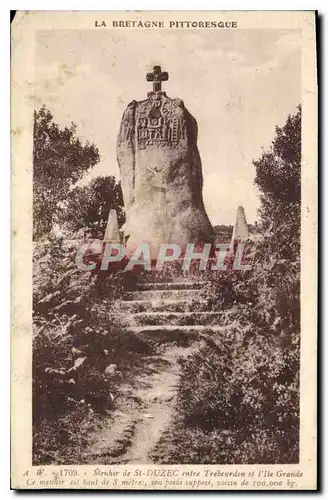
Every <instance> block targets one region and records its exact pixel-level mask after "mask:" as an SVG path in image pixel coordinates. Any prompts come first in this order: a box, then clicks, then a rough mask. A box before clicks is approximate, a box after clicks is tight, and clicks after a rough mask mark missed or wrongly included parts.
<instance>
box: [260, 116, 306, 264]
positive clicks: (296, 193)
mask: <svg viewBox="0 0 328 500" xmlns="http://www.w3.org/2000/svg"><path fill="white" fill-rule="evenodd" d="M301 120H302V113H301V106H298V109H297V112H296V113H295V115H293V116H291V115H289V116H288V118H287V121H286V124H285V125H284V126H283V127H282V128H279V127H276V137H275V139H274V140H273V142H272V146H271V148H270V150H269V151H268V152H263V154H262V156H261V158H260V159H259V160H257V161H254V162H253V163H254V166H255V168H256V177H255V184H257V186H258V188H259V189H260V193H261V194H260V197H261V203H262V206H261V209H260V214H261V222H262V224H263V228H264V229H265V230H267V231H269V233H271V235H272V238H271V239H270V237H269V240H268V241H269V242H271V243H272V246H275V249H276V251H279V254H280V256H281V257H286V258H288V259H291V260H295V259H297V256H298V253H299V240H300V214H301V133H302V130H301Z"/></svg>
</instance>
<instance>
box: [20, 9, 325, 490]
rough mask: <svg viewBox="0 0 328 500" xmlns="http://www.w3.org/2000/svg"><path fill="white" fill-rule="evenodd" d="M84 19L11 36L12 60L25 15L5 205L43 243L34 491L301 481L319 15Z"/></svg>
mask: <svg viewBox="0 0 328 500" xmlns="http://www.w3.org/2000/svg"><path fill="white" fill-rule="evenodd" d="M79 14H81V13H78V12H77V13H72V12H71V13H69V12H67V13H64V12H56V13H55V12H46V11H44V12H39V13H38V12H37V13H19V15H20V16H22V17H20V18H19V20H17V25H16V31H14V32H13V40H12V44H13V56H14V60H13V65H14V63H16V65H17V64H18V57H16V59H15V54H16V53H17V54H18V53H20V52H19V50H21V45H19V44H22V43H23V40H24V36H25V35H23V34H21V32H20V31H19V27H20V25H22V26H24V22H26V23H31V22H32V21H33V23H34V24H33V26H34V25H35V29H33V55H31V59H30V62H29V65H30V69H29V75H31V77H32V75H33V80H32V81H29V77H26V79H25V81H24V82H23V84H22V85H23V87H22V89H21V91H22V92H23V94H24V95H25V96H26V99H27V100H28V109H29V114H27V115H26V116H27V118H26V119H27V120H29V123H30V125H31V126H30V129H29V130H30V132H29V140H30V143H29V144H30V146H29V147H30V149H29V154H28V155H27V157H28V158H30V159H31V166H30V167H28V169H26V170H28V172H27V173H25V174H24V175H25V179H26V182H28V184H26V183H24V184H25V185H23V179H24V176H22V177H21V178H20V179H19V180H17V191H16V192H14V193H13V199H14V201H13V203H14V204H15V200H16V199H18V198H19V196H18V189H20V192H23V191H24V190H25V195H26V196H27V198H28V199H27V202H26V205H25V209H24V204H22V205H21V208H20V209H17V219H16V221H17V223H19V221H20V220H21V224H23V222H22V220H23V218H24V217H26V221H28V222H26V225H25V226H24V227H25V229H26V232H24V237H25V238H26V241H28V242H30V243H29V245H30V246H29V247H28V248H29V249H30V250H31V252H30V254H29V253H28V252H29V250H26V254H24V255H25V257H26V259H27V260H26V261H25V262H27V263H28V264H27V267H28V268H29V269H30V274H28V280H29V281H28V283H27V281H24V283H25V285H26V287H25V292H26V291H28V293H30V294H31V304H30V309H29V315H30V319H29V320H28V321H30V323H29V324H28V326H26V325H25V332H27V331H28V332H29V335H30V336H29V337H28V338H29V340H27V336H26V338H25V337H24V338H25V340H26V342H27V341H28V342H30V347H29V349H30V350H29V354H28V356H29V357H30V363H31V364H30V379H29V389H28V391H29V392H28V396H27V399H28V401H29V404H30V409H29V411H30V422H31V428H30V429H29V430H28V428H27V432H28V433H29V435H30V445H29V446H30V452H29V456H30V465H29V466H27V467H25V469H26V470H27V471H28V469H29V467H30V468H31V470H32V469H33V470H35V471H36V474H37V475H39V476H42V477H39V479H38V481H41V482H40V483H38V485H36V482H34V484H32V482H29V480H30V479H29V477H30V476H29V472H27V473H26V478H25V479H26V480H27V483H26V481H25V483H24V484H25V487H27V488H28V487H30V488H33V487H35V488H37V487H38V488H40V487H43V488H60V487H66V488H67V487H72V488H73V487H76V488H95V489H97V488H100V487H107V488H109V489H111V488H113V489H115V488H122V489H156V488H157V489H175V488H176V489H193V488H196V489H221V488H222V489H230V488H232V489H233V488H235V489H236V488H240V487H241V488H242V487H243V486H244V487H245V489H259V488H262V489H284V488H285V487H286V485H287V487H289V488H297V487H298V486H297V484H298V483H297V481H298V480H300V481H301V480H302V478H303V479H304V480H305V476H306V474H305V472H304V471H302V468H301V465H302V463H303V459H302V446H301V444H302V443H301V433H304V432H305V431H304V429H307V431H311V429H312V430H313V433H314V434H313V435H312V436H311V437H310V436H309V439H310V440H312V443H314V446H315V427H314V426H315V423H313V422H315V420H313V418H314V419H315V394H312V399H307V403H306V401H305V407H306V405H307V404H308V406H307V410H308V412H309V415H310V420H309V422H310V423H308V424H306V423H305V424H304V426H303V425H302V415H303V414H304V412H303V413H302V409H301V401H304V400H302V393H303V392H302V391H303V389H302V387H303V386H302V383H301V382H302V371H301V370H300V366H301V359H302V360H303V357H302V356H303V354H302V352H303V351H302V349H303V348H305V349H307V354H308V355H312V354H313V355H315V351H314V350H313V349H315V339H316V329H315V328H316V327H315V321H314V323H313V319H314V320H315V290H316V284H315V274H313V272H314V273H315V271H314V267H313V266H315V261H314V260H313V258H314V255H313V257H312V260H311V262H310V260H308V261H307V262H309V267H308V268H307V269H306V268H304V266H303V262H304V261H303V260H302V259H303V258H304V256H305V255H309V252H310V251H311V248H309V247H305V249H304V246H303V239H306V238H307V237H308V239H310V240H311V231H312V234H313V238H312V240H311V241H312V243H305V245H314V246H315V231H316V198H315V190H316V175H317V174H316V168H317V167H316V160H315V158H316V157H315V151H316V143H315V125H313V124H315V123H316V117H315V105H314V104H313V101H310V104H309V103H308V102H305V101H304V88H305V87H306V85H308V87H307V88H310V89H311V92H312V94H313V96H314V97H315V94H314V93H315V92H316V74H315V19H314V13H313V12H310V11H309V12H303V13H301V12H299V13H296V12H294V13H293V12H288V13H285V16H286V17H284V13H279V14H278V13H273V12H271V13H270V12H267V13H265V14H264V13H257V14H255V13H251V12H249V13H246V12H244V13H241V12H227V11H226V12H198V13H195V12H194V13H191V12H184V13H182V12H178V13H177V12H166V13H165V12H156V11H153V12H151V13H147V12H142V13H141V12H140V13H139V14H138V13H132V12H111V13H108V12H94V13H92V12H89V13H84V14H83V16H82V18H81V23H79ZM253 14H254V16H255V18H254V20H255V19H256V22H254V23H251V22H244V20H248V21H251V20H252V15H253ZM260 14H262V17H264V18H265V19H267V22H268V24H266V22H265V21H264V20H262V17H259V16H260ZM293 14H294V15H293ZM256 15H257V17H256ZM302 15H303V16H304V19H305V20H303V18H302ZM24 16H27V17H28V16H30V17H29V18H28V19H27V20H26V17H24ZM31 16H32V21H31ZM70 16H71V17H70ZM76 16H77V17H76ZM270 16H272V20H273V21H272V22H273V25H272V26H270ZM279 16H280V17H279ZM42 19H44V20H45V22H44V23H43V22H41V20H42ZM280 19H281V20H282V21H281V22H280ZM259 20H262V23H263V25H262V26H261V25H260V23H259V22H258V21H259ZM278 20H279V22H278ZM289 20H291V22H289ZM73 21H74V22H73ZM287 21H288V22H287ZM294 21H295V22H294ZM70 23H71V24H72V27H71V28H70ZM304 23H307V26H310V28H311V29H310V28H309V30H310V31H309V32H310V34H311V36H309V39H308V45H307V46H305V44H306V41H305V40H306V37H305V36H304V32H303V31H302V30H303V25H304ZM28 26H30V24H28ZM304 29H305V28H304ZM30 32H31V33H32V31H30ZM18 33H19V34H20V36H18ZM311 37H312V38H311ZM16 45H17V49H16ZM31 47H32V45H31ZM304 47H306V48H304ZM15 50H17V52H15ZM26 50H27V49H26ZM306 51H307V52H306ZM21 53H22V54H23V51H21ZM305 53H307V54H308V55H309V61H311V62H310V63H309V64H308V65H306V66H304V61H305V59H304V58H305V55H304V54H305ZM311 64H312V66H311ZM305 70H306V71H308V74H309V75H310V76H309V79H308V80H306V79H305V78H304V71H305ZM17 71H18V70H17ZM15 74H16V73H15V70H13V78H15ZM307 82H310V83H307ZM14 84H15V82H14V81H13V80H12V86H14ZM313 89H314V90H313ZM13 92H16V91H15V88H14V87H13ZM17 95H18V90H17ZM308 95H310V92H309V94H308ZM309 99H311V96H310V97H309ZM18 102H19V100H18V99H17V106H18ZM304 106H305V108H304ZM311 106H312V107H311ZM15 109H17V108H16V107H15V103H14V106H13V112H15ZM304 113H305V114H304ZM15 123H16V124H17V125H16V128H15V127H14V128H13V132H12V134H13V135H17V141H19V137H18V136H19V135H20V133H21V130H20V126H19V124H18V123H19V120H16V122H15ZM305 127H306V130H308V129H309V128H310V130H311V131H310V133H309V134H308V135H305V134H304V130H305ZM311 134H312V136H311ZM313 134H314V139H312V137H313ZM304 137H306V138H305V139H304ZM14 140H16V138H14ZM311 140H312V141H314V142H313V144H315V146H314V149H312V156H311V155H310V156H309V157H306V152H305V148H306V146H307V143H308V142H305V141H309V143H310V141H311ZM14 146H15V143H14ZM17 147H18V143H17ZM19 152H20V154H22V150H20V151H19ZM17 154H18V153H17ZM313 155H314V156H313ZM308 158H310V160H309V159H308ZM13 161H14V177H13V183H14V184H15V182H16V179H17V178H16V177H15V174H16V175H18V173H19V169H23V168H24V160H23V162H22V164H21V163H20V161H18V162H17V163H16V164H15V155H14V158H13ZM15 169H16V170H15ZM306 190H308V191H306ZM27 192H30V194H28V195H27ZM22 199H24V200H25V199H26V198H25V197H23V198H22ZM21 203H23V202H21ZM304 204H305V205H304ZM17 208H18V205H17ZM20 218H22V219H20ZM306 224H308V225H307V226H306ZM305 227H306V229H304V228H305ZM14 229H15V219H14V225H13V230H14ZM305 231H306V232H305ZM13 238H14V236H13ZM15 248H17V247H14V250H15ZM314 248H315V247H314ZM20 251H21V252H22V250H20ZM304 269H305V270H304ZM301 271H302V272H301ZM303 271H304V273H305V274H303ZM26 272H27V271H26ZM306 273H310V274H306ZM311 273H312V274H311ZM16 276H17V280H18V281H19V280H21V282H23V279H25V278H23V276H22V275H20V273H19V270H18V268H17V273H16ZM305 276H307V280H308V281H307V283H309V285H310V286H309V288H308V293H310V296H309V298H308V299H307V302H306V304H307V307H308V308H309V309H308V311H309V314H308V316H305V312H304V311H305V309H304V311H303V308H304V302H302V294H301V290H302V287H301V284H302V283H303V280H304V279H306V278H305ZM26 280H27V278H26ZM311 280H312V281H311ZM17 286H18V285H17ZM302 286H303V285H302ZM29 290H30V291H29ZM313 291H314V292H313ZM14 293H15V292H14ZM20 293H21V292H19V294H18V293H17V297H18V295H20ZM302 293H304V290H303V292H302ZM13 300H14V302H15V298H14V299H13ZM311 307H312V308H314V309H311ZM15 311H16V309H15V307H14V310H13V312H14V313H15ZM17 311H19V307H18V305H17ZM18 317H19V318H20V319H17V321H18V322H20V321H21V327H22V328H24V323H23V319H22V318H23V317H22V316H20V315H19V313H18V314H17V318H18ZM302 318H303V319H302ZM304 318H305V319H304ZM306 321H308V323H306ZM311 321H312V323H311ZM309 325H310V328H308V326H309ZM311 325H312V330H311ZM304 326H306V331H307V333H306V335H307V337H306V338H305V337H303V335H304V334H303V332H304V330H305V328H304ZM18 330H19V325H18V326H17V331H18ZM15 331H16V330H15ZM13 335H15V332H14V333H13ZM18 336H19V334H18ZM301 339H302V342H301ZM301 347H302V349H301ZM13 356H14V357H15V356H16V354H15V351H13ZM26 359H27V358H26ZM304 359H305V358H304ZM306 363H308V365H309V367H312V368H311V369H310V372H309V373H315V370H316V365H315V359H311V360H310V359H308V358H307V361H306ZM311 363H312V364H311ZM303 366H305V363H303V361H302V367H303ZM304 369H305V368H304ZM311 370H312V372H311ZM15 373H16V375H15V374H14V378H15V377H16V378H15V380H16V382H17V381H19V375H18V372H15ZM304 373H305V372H304ZM25 380H26V382H27V379H25ZM17 383H18V382H17ZM313 383H314V384H315V380H314V379H313ZM304 390H305V389H304ZM312 392H313V391H312ZM304 394H305V393H304ZM313 398H314V399H313ZM16 404H17V407H15V409H14V410H12V411H15V412H16V411H17V412H19V411H20V410H19V404H18V403H17V401H16ZM311 419H312V420H311ZM304 436H305V434H304ZM304 439H305V438H304ZM304 443H305V441H303V444H304ZM312 450H313V447H312V448H311V447H310V448H308V451H309V453H312ZM15 456H16V460H17V461H19V458H18V456H17V454H16V455H15ZM313 461H315V458H314V457H313V455H312V458H311V459H309V461H308V462H307V463H306V465H308V464H310V465H311V466H312V467H315V464H314V462H313ZM246 465H247V466H254V465H256V467H257V469H256V472H255V473H254V472H243V470H244V469H243V466H246ZM48 466H60V467H59V469H54V470H57V473H55V472H54V473H53V475H51V474H45V472H44V471H46V470H47V468H46V467H48ZM66 466H67V467H68V468H67V469H64V468H63V467H66ZM74 466H75V467H76V468H74ZM79 466H90V467H91V468H90V469H88V470H90V474H89V473H88V475H87V476H85V477H83V474H82V472H81V473H80V472H79ZM104 466H110V467H105V468H104V469H102V467H104ZM115 466H124V467H123V468H121V469H120V468H115ZM129 466H133V469H131V471H132V472H130V473H126V474H125V476H126V477H122V478H121V477H120V472H119V471H122V470H129V471H130V468H129ZM139 466H144V467H139ZM163 466H172V467H173V468H172V467H171V468H169V469H167V468H165V467H164V468H163ZM176 466H177V468H176ZM197 466H202V467H201V468H200V469H198V468H197ZM213 466H215V467H214V468H213ZM229 466H235V468H234V469H233V470H232V469H230V468H229ZM267 466H268V467H267ZM271 466H277V467H276V468H275V469H270V467H271ZM286 466H287V467H289V466H291V467H292V468H291V469H288V468H287V469H285V467H286ZM44 467H45V468H44ZM138 467H139V468H138ZM180 467H182V468H181V470H180ZM225 467H226V468H225ZM25 469H24V470H25ZM24 470H23V469H22V474H21V475H20V479H22V476H23V472H24ZM82 470H84V469H83V468H81V471H82ZM199 470H200V471H201V472H198V471H199ZM249 470H250V471H251V469H249ZM252 470H253V469H252ZM254 470H255V469H254ZM271 470H274V472H270V471H271ZM289 470H291V471H292V472H288V471H289ZM311 470H312V469H311ZM38 471H41V472H38ZM65 471H66V472H65ZM67 471H68V472H67ZM116 471H118V472H116ZM170 471H171V473H170ZM174 471H178V472H177V473H175V472H174ZM286 471H287V472H286ZM61 476H63V477H61ZM66 476H69V479H70V483H69V484H68V483H66V482H65V481H66V479H67V477H66ZM246 477H247V484H246V480H245V478H246ZM311 477H313V475H312V476H311ZM291 478H292V480H293V481H290V479H291ZM107 480H108V481H109V482H108V483H106V481H107ZM33 481H34V480H33ZM74 481H75V482H74ZM101 481H103V483H101ZM118 481H119V482H118ZM243 481H245V483H243ZM289 483H290V484H289ZM309 483H310V484H308V485H307V488H309V489H311V488H314V486H315V484H314V482H313V480H310V481H309ZM20 487H23V486H20Z"/></svg>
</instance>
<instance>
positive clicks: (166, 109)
mask: <svg viewBox="0 0 328 500" xmlns="http://www.w3.org/2000/svg"><path fill="white" fill-rule="evenodd" d="M177 107H178V102H177V100H176V99H170V100H167V101H165V102H164V104H163V106H162V113H163V115H164V116H171V115H172V114H173V113H175V111H176V109H177Z"/></svg>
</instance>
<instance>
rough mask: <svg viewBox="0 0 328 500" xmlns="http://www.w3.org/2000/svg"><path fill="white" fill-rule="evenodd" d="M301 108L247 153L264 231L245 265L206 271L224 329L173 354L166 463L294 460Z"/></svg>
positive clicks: (160, 455)
mask: <svg viewBox="0 0 328 500" xmlns="http://www.w3.org/2000/svg"><path fill="white" fill-rule="evenodd" d="M300 137H301V109H300V108H298V111H297V113H296V114H295V115H294V116H290V117H288V119H287V122H286V125H285V126H284V127H283V128H281V129H280V128H277V130H276V137H275V139H274V141H273V143H272V148H271V149H270V151H269V152H267V153H266V152H263V154H262V157H261V158H260V159H259V160H258V161H256V162H254V165H255V167H256V179H255V182H256V183H257V185H258V186H259V188H260V190H261V200H262V207H261V227H262V230H263V231H264V233H263V234H262V237H260V238H258V239H257V240H256V241H253V242H248V243H247V253H248V255H247V261H248V262H251V264H252V269H251V270H250V271H247V272H245V273H244V272H243V271H234V270H233V269H232V268H231V266H229V268H228V270H227V271H222V272H218V273H216V274H213V273H212V274H209V275H208V276H207V277H208V279H209V285H208V288H207V290H206V291H205V297H206V298H207V300H208V305H209V306H210V308H211V309H212V310H214V311H222V312H223V314H222V319H221V321H222V327H224V331H223V332H219V333H211V334H210V335H209V334H204V335H203V341H202V345H201V347H200V348H199V349H198V350H197V351H196V352H195V353H194V354H192V355H191V356H189V357H188V358H187V359H185V360H181V370H182V375H181V382H180V386H179V393H178V406H177V422H178V423H177V426H176V427H175V429H174V430H172V432H171V433H168V435H167V436H166V438H164V441H165V446H166V448H167V446H168V448H169V451H167V450H166V451H164V450H163V443H162V444H160V446H159V447H158V449H157V450H156V453H155V456H156V460H158V461H162V462H164V463H297V462H298V458H299V341H300V339H299V334H300V314H299V311H300V309H299V305H300V304H299V302H300V296H299V288H300V262H299V238H300V173H301V142H300Z"/></svg>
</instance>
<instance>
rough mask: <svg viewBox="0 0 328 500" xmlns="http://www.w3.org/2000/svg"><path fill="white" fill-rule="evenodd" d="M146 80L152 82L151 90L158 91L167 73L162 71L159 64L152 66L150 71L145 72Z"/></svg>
mask: <svg viewBox="0 0 328 500" xmlns="http://www.w3.org/2000/svg"><path fill="white" fill-rule="evenodd" d="M146 79H147V82H153V91H154V92H159V91H161V90H162V82H166V81H167V80H168V79H169V74H168V73H167V71H163V72H162V69H161V67H160V66H154V68H153V72H152V73H147V75H146Z"/></svg>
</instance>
